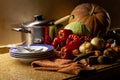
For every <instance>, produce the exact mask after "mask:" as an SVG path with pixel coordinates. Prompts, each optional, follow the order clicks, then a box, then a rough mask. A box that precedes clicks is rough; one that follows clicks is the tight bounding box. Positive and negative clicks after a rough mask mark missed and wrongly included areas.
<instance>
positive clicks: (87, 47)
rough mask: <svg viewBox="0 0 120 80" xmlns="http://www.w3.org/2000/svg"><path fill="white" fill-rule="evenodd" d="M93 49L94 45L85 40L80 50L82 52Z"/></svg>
mask: <svg viewBox="0 0 120 80" xmlns="http://www.w3.org/2000/svg"><path fill="white" fill-rule="evenodd" d="M92 49H93V45H92V44H91V43H90V42H84V43H83V44H81V45H80V46H79V51H80V52H81V53H88V52H89V51H91V50H92Z"/></svg>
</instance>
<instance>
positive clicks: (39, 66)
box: [31, 59, 94, 75]
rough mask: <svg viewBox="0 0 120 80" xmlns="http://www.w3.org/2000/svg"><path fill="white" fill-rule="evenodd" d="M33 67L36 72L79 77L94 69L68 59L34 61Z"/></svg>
mask: <svg viewBox="0 0 120 80" xmlns="http://www.w3.org/2000/svg"><path fill="white" fill-rule="evenodd" d="M31 66H32V68H33V69H35V70H47V71H57V72H63V73H69V74H75V75H78V74H79V73H80V71H82V70H93V69H94V67H91V66H90V65H88V64H81V63H80V62H73V61H72V60H68V59H41V60H37V61H33V62H32V63H31Z"/></svg>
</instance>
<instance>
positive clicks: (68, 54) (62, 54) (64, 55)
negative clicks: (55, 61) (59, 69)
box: [58, 47, 75, 59]
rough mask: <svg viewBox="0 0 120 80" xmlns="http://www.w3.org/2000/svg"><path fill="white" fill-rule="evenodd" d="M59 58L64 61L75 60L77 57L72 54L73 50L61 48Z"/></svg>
mask: <svg viewBox="0 0 120 80" xmlns="http://www.w3.org/2000/svg"><path fill="white" fill-rule="evenodd" d="M58 57H60V58H62V59H74V58H75V56H74V55H73V54H72V51H71V50H68V49H67V48H66V47H63V48H61V51H59V52H58Z"/></svg>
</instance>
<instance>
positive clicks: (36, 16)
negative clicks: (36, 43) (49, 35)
mask: <svg viewBox="0 0 120 80" xmlns="http://www.w3.org/2000/svg"><path fill="white" fill-rule="evenodd" d="M34 18H35V21H42V20H44V19H43V17H42V15H34Z"/></svg>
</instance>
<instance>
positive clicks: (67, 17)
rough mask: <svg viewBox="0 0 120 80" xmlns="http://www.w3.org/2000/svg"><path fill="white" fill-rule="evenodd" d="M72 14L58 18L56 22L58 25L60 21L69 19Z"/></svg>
mask: <svg viewBox="0 0 120 80" xmlns="http://www.w3.org/2000/svg"><path fill="white" fill-rule="evenodd" d="M71 16H72V15H67V16H65V17H62V18H60V19H58V20H57V21H55V22H54V24H55V25H57V24H59V23H62V22H64V21H66V20H68V19H69V18H70V17H71Z"/></svg>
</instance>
